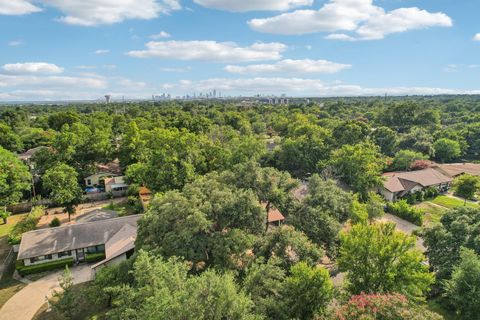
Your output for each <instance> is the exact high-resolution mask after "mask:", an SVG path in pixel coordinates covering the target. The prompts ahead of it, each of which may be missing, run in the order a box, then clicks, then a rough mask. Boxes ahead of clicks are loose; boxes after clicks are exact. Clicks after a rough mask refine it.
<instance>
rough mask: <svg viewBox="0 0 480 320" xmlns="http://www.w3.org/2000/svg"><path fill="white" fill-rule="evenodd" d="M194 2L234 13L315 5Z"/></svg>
mask: <svg viewBox="0 0 480 320" xmlns="http://www.w3.org/2000/svg"><path fill="white" fill-rule="evenodd" d="M193 2H195V3H196V4H198V5H201V6H203V7H206V8H211V9H218V10H226V11H232V12H246V11H287V10H290V9H293V8H298V7H301V6H311V5H312V4H313V0H261V1H258V0H194V1H193Z"/></svg>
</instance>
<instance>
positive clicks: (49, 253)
mask: <svg viewBox="0 0 480 320" xmlns="http://www.w3.org/2000/svg"><path fill="white" fill-rule="evenodd" d="M140 217H141V215H131V216H125V217H119V218H113V219H107V220H101V221H93V222H85V223H76V224H71V225H65V226H60V227H56V228H48V229H39V230H34V231H29V232H26V233H24V234H23V236H22V241H21V243H20V248H19V251H18V258H17V259H18V260H23V262H24V264H25V266H29V265H34V264H41V263H45V262H50V261H55V260H60V259H66V258H70V257H71V258H73V260H74V261H75V262H83V261H86V258H87V256H88V255H89V254H94V253H100V252H105V246H106V244H107V242H109V240H111V239H116V240H119V238H121V235H122V234H124V233H123V229H125V228H124V227H125V226H126V225H129V226H131V227H132V228H135V230H136V228H137V221H138V220H139V219H140ZM127 228H130V227H127ZM120 231H122V233H120V235H118V236H116V237H114V236H115V235H116V234H117V233H119V232H120ZM120 240H121V239H120ZM120 240H119V241H120ZM110 245H111V246H114V243H110Z"/></svg>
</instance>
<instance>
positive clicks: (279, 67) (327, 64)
mask: <svg viewBox="0 0 480 320" xmlns="http://www.w3.org/2000/svg"><path fill="white" fill-rule="evenodd" d="M350 67H351V65H349V64H341V63H336V62H331V61H327V60H310V59H305V60H290V59H287V60H282V61H279V62H277V63H274V64H256V65H249V66H232V65H229V66H226V67H225V68H224V69H225V71H227V72H230V73H238V74H265V73H285V74H312V73H324V74H331V73H336V72H339V71H341V70H344V69H348V68H350Z"/></svg>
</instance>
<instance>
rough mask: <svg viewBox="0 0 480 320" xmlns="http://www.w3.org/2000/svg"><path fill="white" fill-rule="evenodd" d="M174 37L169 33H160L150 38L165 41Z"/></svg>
mask: <svg viewBox="0 0 480 320" xmlns="http://www.w3.org/2000/svg"><path fill="white" fill-rule="evenodd" d="M171 36H172V35H171V34H170V33H168V32H165V31H160V32H159V33H157V34H152V35H151V36H150V38H151V39H154V40H158V39H164V38H170V37H171Z"/></svg>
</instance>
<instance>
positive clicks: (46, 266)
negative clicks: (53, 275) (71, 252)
mask: <svg viewBox="0 0 480 320" xmlns="http://www.w3.org/2000/svg"><path fill="white" fill-rule="evenodd" d="M72 265H73V258H71V257H70V258H66V259H61V260H56V261H51V262H45V263H41V264H35V265H31V266H25V265H24V264H23V261H21V260H19V261H17V271H18V273H20V275H22V276H26V275H29V274H34V273H39V272H44V271H50V270H56V269H63V268H65V266H72Z"/></svg>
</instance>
